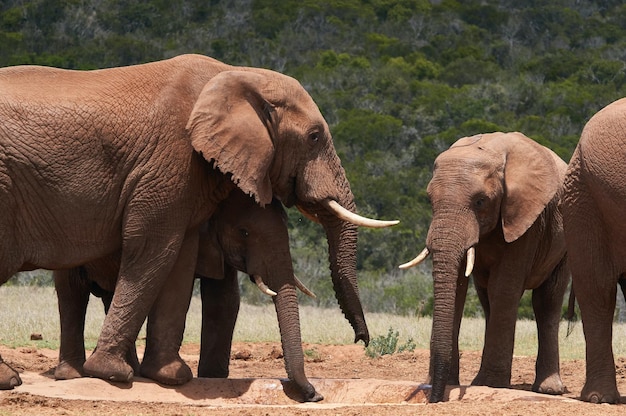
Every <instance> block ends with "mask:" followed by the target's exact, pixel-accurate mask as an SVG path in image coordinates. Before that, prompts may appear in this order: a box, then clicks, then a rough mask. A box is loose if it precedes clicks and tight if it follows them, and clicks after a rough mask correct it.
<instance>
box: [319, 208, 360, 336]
mask: <svg viewBox="0 0 626 416" xmlns="http://www.w3.org/2000/svg"><path fill="white" fill-rule="evenodd" d="M342 205H344V204H342ZM344 206H345V207H346V208H348V209H350V210H355V208H354V202H351V203H350V204H348V205H347V206H346V205H344ZM320 220H321V223H322V225H323V227H324V230H325V231H326V238H327V241H328V257H329V261H330V271H331V277H332V281H333V288H334V290H335V296H336V297H337V301H338V303H339V307H340V308H341V311H342V312H343V314H344V316H345V317H346V319H347V320H348V322H350V325H351V326H352V328H353V329H354V342H355V343H356V342H358V341H359V340H362V341H363V342H364V343H365V345H366V346H367V345H368V344H369V341H370V336H369V331H368V329H367V324H366V322H365V314H364V313H363V306H362V305H361V300H360V298H359V287H358V282H357V273H356V250H357V235H358V230H357V226H356V225H353V224H351V223H348V222H345V221H342V220H340V219H338V218H337V217H335V216H333V215H330V214H327V213H323V214H322V215H320Z"/></svg>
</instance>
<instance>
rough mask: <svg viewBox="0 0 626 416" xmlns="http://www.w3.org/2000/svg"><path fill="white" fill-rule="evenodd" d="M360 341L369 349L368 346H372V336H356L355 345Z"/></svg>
mask: <svg viewBox="0 0 626 416" xmlns="http://www.w3.org/2000/svg"><path fill="white" fill-rule="evenodd" d="M359 341H363V344H365V346H366V347H367V346H368V345H370V334H369V333H365V334H356V336H355V337H354V343H355V344H356V343H357V342H359Z"/></svg>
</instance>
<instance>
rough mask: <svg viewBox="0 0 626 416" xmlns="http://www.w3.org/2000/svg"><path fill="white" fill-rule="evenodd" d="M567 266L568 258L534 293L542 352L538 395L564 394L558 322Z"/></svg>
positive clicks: (537, 376)
mask: <svg viewBox="0 0 626 416" xmlns="http://www.w3.org/2000/svg"><path fill="white" fill-rule="evenodd" d="M566 263H567V260H566V258H563V259H562V260H561V262H560V263H559V265H558V266H557V267H556V268H555V269H554V270H553V271H552V274H551V276H550V277H549V278H548V279H547V280H546V281H545V282H543V284H542V285H541V286H539V287H538V288H536V289H535V290H533V310H534V312H535V320H536V323H537V332H538V341H539V348H538V352H537V362H536V364H535V382H534V383H533V386H532V390H533V391H535V392H538V393H545V394H563V393H565V387H564V386H563V382H562V381H561V376H560V366H559V322H560V320H561V306H562V303H563V297H564V296H565V291H566V290H567V283H568V281H569V278H568V277H569V276H568V273H569V272H568V269H567V266H566Z"/></svg>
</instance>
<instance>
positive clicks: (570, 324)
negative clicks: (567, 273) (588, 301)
mask: <svg viewBox="0 0 626 416" xmlns="http://www.w3.org/2000/svg"><path fill="white" fill-rule="evenodd" d="M565 319H567V333H566V335H565V337H566V338H567V337H569V336H570V334H571V333H572V331H574V327H575V326H576V322H578V316H577V315H576V295H575V294H574V285H571V286H570V291H569V300H568V301H567V312H566V313H565Z"/></svg>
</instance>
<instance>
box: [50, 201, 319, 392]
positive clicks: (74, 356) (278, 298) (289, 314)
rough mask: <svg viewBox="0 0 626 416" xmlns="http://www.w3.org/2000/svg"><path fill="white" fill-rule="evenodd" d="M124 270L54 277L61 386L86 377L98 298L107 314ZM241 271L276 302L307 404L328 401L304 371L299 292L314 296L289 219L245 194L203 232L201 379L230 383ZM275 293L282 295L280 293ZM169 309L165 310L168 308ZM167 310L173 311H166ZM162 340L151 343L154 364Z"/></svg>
mask: <svg viewBox="0 0 626 416" xmlns="http://www.w3.org/2000/svg"><path fill="white" fill-rule="evenodd" d="M118 268H119V262H118V261H117V259H116V258H113V259H102V260H99V261H96V262H92V263H89V264H86V265H84V266H81V267H77V268H74V269H70V270H59V271H55V272H54V281H55V287H56V292H57V296H58V301H59V302H58V303H59V313H60V318H61V319H60V321H61V343H60V348H59V365H58V366H57V368H56V369H55V373H54V375H55V378H56V379H57V380H66V379H72V378H77V377H81V376H82V375H83V373H84V372H83V364H84V362H85V347H84V335H83V334H84V328H85V313H86V311H87V303H88V301H89V295H90V293H93V294H95V295H96V296H98V297H101V298H102V301H103V303H104V307H105V312H107V311H108V308H109V306H110V303H111V299H112V295H113V290H114V288H115V278H116V276H117V270H118ZM237 270H239V271H242V272H244V273H247V274H248V275H250V277H251V279H252V280H253V281H254V282H255V283H256V284H257V286H258V287H259V289H260V290H261V291H263V292H264V293H266V294H268V295H270V296H272V299H273V300H274V304H275V308H276V313H277V317H278V324H279V328H280V333H281V342H282V346H283V351H284V357H285V368H286V369H287V374H288V376H289V379H290V380H293V381H294V382H295V383H296V384H297V386H298V387H299V389H300V391H301V392H302V393H303V397H304V398H306V399H307V400H309V401H318V400H321V399H322V396H321V395H320V394H319V393H315V389H314V387H313V386H312V385H311V384H310V383H309V381H308V380H307V377H306V375H305V371H304V355H303V351H302V341H301V334H300V321H299V309H298V302H297V297H296V287H298V288H300V289H301V290H303V292H304V293H306V294H308V295H312V293H311V292H310V291H309V290H308V289H307V288H306V287H304V286H303V284H302V283H301V282H300V281H299V280H298V279H297V278H296V277H295V275H294V272H293V267H292V259H291V255H290V250H289V235H288V232H287V215H286V213H285V210H284V209H283V207H282V205H281V203H280V202H279V201H277V200H276V199H274V200H273V201H272V203H271V204H270V205H268V206H267V207H265V208H262V207H260V206H259V205H258V204H256V203H255V202H254V200H253V199H252V198H251V197H249V196H247V195H245V194H243V193H242V192H240V191H238V190H234V191H233V192H231V194H230V196H229V197H228V198H227V199H225V200H224V201H222V202H221V203H220V204H219V206H218V208H217V210H216V212H215V214H213V216H212V217H211V219H210V220H209V221H208V222H207V224H205V225H203V227H202V229H201V232H200V244H199V253H198V260H197V264H196V272H195V273H196V277H199V278H201V280H200V288H201V297H202V331H201V348H200V360H199V364H198V376H199V377H228V368H229V362H230V350H231V343H232V337H233V331H234V328H235V321H236V319H237V314H238V311H239V284H238V281H237ZM273 289H274V290H273ZM160 306H163V305H160ZM166 306H167V305H166ZM155 342H160V340H158V339H153V338H151V337H150V336H148V337H147V340H146V354H147V355H148V356H149V355H150V353H149V350H150V348H153V345H154V343H155ZM127 361H128V363H129V365H131V367H133V369H134V371H138V372H139V373H140V374H147V375H150V374H151V373H153V372H154V371H155V370H156V369H152V368H150V366H151V365H152V363H151V362H149V361H148V362H146V361H144V362H143V363H142V365H141V367H140V366H139V361H138V359H137V354H136V351H135V349H134V348H131V349H130V350H129V354H128V356H127Z"/></svg>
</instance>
